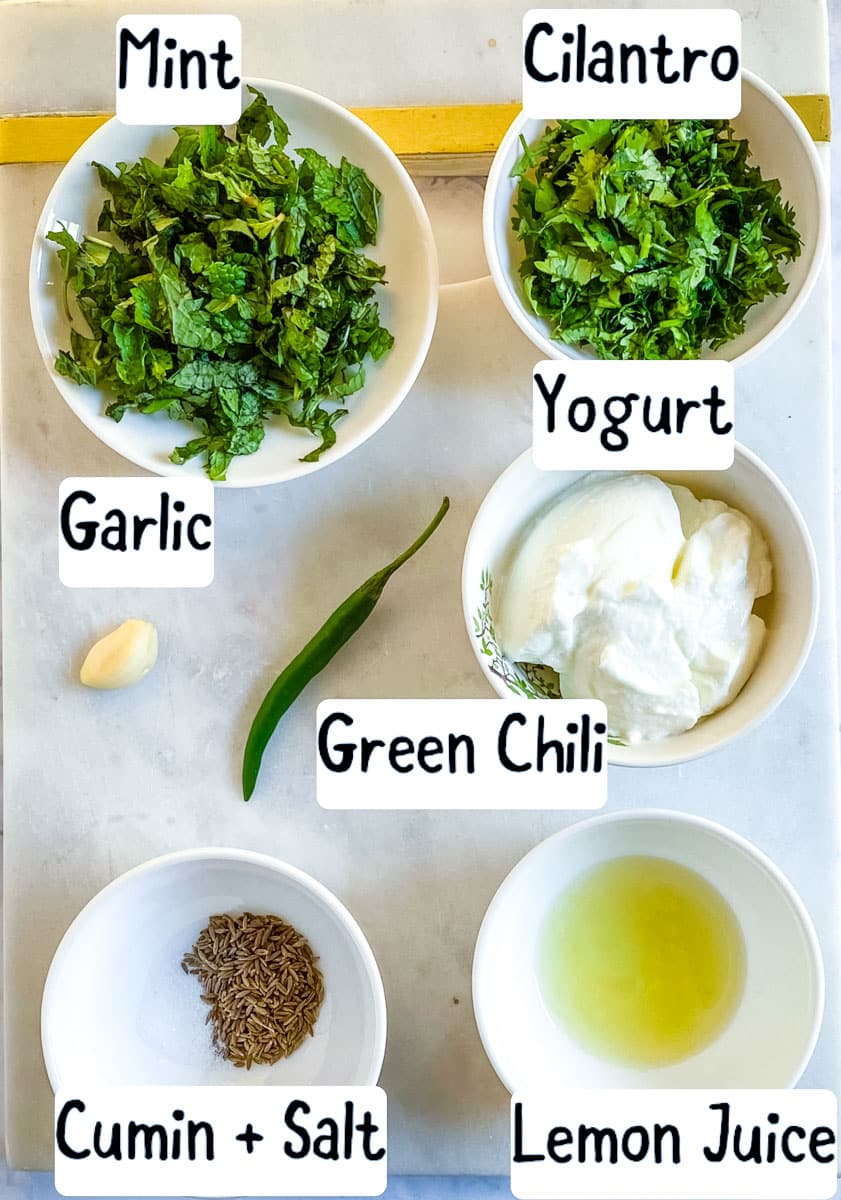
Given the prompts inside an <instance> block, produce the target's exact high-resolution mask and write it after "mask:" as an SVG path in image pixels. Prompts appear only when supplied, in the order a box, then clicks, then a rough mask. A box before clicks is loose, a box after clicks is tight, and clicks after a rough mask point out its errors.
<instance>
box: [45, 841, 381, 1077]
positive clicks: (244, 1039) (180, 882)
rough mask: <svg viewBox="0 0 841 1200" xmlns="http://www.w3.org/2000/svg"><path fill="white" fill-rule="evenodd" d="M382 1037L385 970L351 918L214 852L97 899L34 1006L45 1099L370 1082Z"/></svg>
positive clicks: (275, 871)
mask: <svg viewBox="0 0 841 1200" xmlns="http://www.w3.org/2000/svg"><path fill="white" fill-rule="evenodd" d="M246 914H248V915H246ZM223 916H224V917H225V918H226V919H225V920H217V921H215V922H214V923H213V925H209V923H210V919H211V918H212V917H217V918H222V917H223ZM267 917H271V918H278V919H277V920H275V919H272V920H267V919H266V918H267ZM202 935H203V936H202ZM200 938H201V941H199V939H200ZM197 943H198V946H197V951H198V953H197V954H193V950H194V947H196V944H197ZM185 956H191V957H190V958H189V959H188V962H187V964H186V965H182V964H183V963H184V958H185ZM188 968H189V969H188ZM203 995H205V996H207V995H209V996H210V997H211V999H210V1000H205V999H203ZM237 995H239V996H240V999H239V1000H237V999H236V996H237ZM243 996H244V997H245V1001H244V1003H245V1004H247V1005H248V1006H249V1007H248V1009H245V1010H244V1009H242V1008H239V1009H238V1008H237V1005H238V1004H241V1003H243V1000H242V997H243ZM255 1005H256V1009H255ZM302 1013H303V1016H302ZM214 1035H216V1041H215V1042H214ZM385 1039H386V1006H385V993H384V991H383V985H382V979H381V978H380V973H379V969H378V967H377V963H376V961H375V959H374V955H373V953H372V951H371V948H370V946H369V945H368V942H367V941H366V939H365V936H364V934H363V933H362V931H361V929H360V928H359V926H358V925H357V923H356V921H355V920H354V918H353V917H352V916H351V914H350V913H349V912H348V910H347V909H346V908H345V907H344V905H343V904H342V903H341V902H340V901H339V900H338V899H337V898H336V897H335V896H334V895H333V894H332V892H330V891H329V890H328V889H327V888H326V887H324V886H323V885H322V884H320V883H318V882H317V881H316V880H315V879H313V878H311V876H309V875H306V874H305V873H304V872H303V871H300V870H298V869H297V868H296V867H292V866H290V865H289V864H287V863H284V862H280V861H279V860H278V859H275V858H271V857H269V856H268V855H265V854H257V853H255V852H253V851H249V850H231V849H223V848H219V847H210V848H207V849H197V850H185V851H180V852H178V853H176V854H168V855H165V856H164V857H162V858H155V859H152V860H151V861H149V862H146V863H143V864H141V865H140V866H138V867H135V868H134V869H133V870H131V871H128V872H127V873H126V874H125V875H121V876H120V877H119V878H118V879H115V880H114V882H113V883H111V884H109V885H108V886H107V887H106V888H104V889H103V890H102V891H101V892H99V894H98V895H96V896H94V898H93V899H92V900H91V901H90V902H89V903H88V904H87V905H86V906H85V907H84V908H83V909H82V911H81V912H80V913H79V915H78V916H77V917H76V919H75V920H74V921H73V923H72V924H71V925H70V927H69V929H68V930H67V932H66V933H65V935H64V937H63V938H62V940H61V942H60V944H59V947H58V949H57V950H56V953H55V957H54V958H53V961H52V965H51V967H50V970H49V973H48V976H47V981H46V984H45V986H44V995H43V1000H42V1005H41V1044H42V1048H43V1053H44V1062H45V1065H46V1068H47V1074H48V1075H49V1078H50V1083H51V1084H52V1087H53V1090H54V1091H58V1090H59V1089H60V1088H61V1087H65V1086H71V1087H74V1088H79V1087H83V1086H84V1085H85V1084H86V1083H88V1084H95V1083H108V1084H136V1085H140V1084H159V1085H163V1084H177V1085H188V1084H228V1083H233V1084H236V1083H250V1084H260V1083H265V1084H279V1085H291V1086H295V1085H305V1084H347V1085H352V1084H375V1083H376V1082H377V1080H378V1079H379V1075H380V1070H381V1068H382V1062H383V1056H384V1053H385ZM281 1053H282V1054H284V1056H282V1057H278V1054H281ZM247 1063H248V1064H250V1065H248V1068H247V1069H245V1067H246V1064H247Z"/></svg>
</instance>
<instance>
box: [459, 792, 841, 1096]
mask: <svg viewBox="0 0 841 1200" xmlns="http://www.w3.org/2000/svg"><path fill="white" fill-rule="evenodd" d="M823 1002H824V975H823V963H822V959H821V952H820V946H819V944H818V940H817V936H816V934H815V930H814V927H813V925H812V922H811V919H810V917H809V915H808V913H807V911H806V909H805V907H804V905H803V903H802V901H801V900H800V898H799V896H798V895H797V893H796V892H795V890H794V888H793V887H792V885H791V883H790V882H789V881H788V880H787V879H786V877H785V876H784V875H783V874H782V872H781V871H780V870H779V869H778V868H777V867H776V866H775V865H774V864H773V863H772V862H771V860H770V859H768V858H767V857H766V855H765V854H763V853H762V852H761V851H760V850H759V849H758V848H757V847H755V846H754V845H752V844H751V843H750V842H748V841H746V840H745V839H744V838H742V837H741V836H740V835H738V834H736V833H734V832H733V831H731V830H729V829H726V828H725V827H723V826H721V825H717V824H715V823H713V822H711V821H708V820H705V819H702V818H699V817H695V816H690V815H688V814H685V813H679V812H670V811H658V810H646V811H642V812H627V813H612V814H609V815H606V816H599V817H595V818H593V819H591V820H586V821H580V822H577V823H576V824H574V825H572V826H570V827H569V828H567V829H565V830H563V831H562V832H561V833H558V834H555V835H554V836H553V837H550V838H548V839H547V840H546V841H545V842H542V843H541V844H540V845H539V846H536V847H535V848H534V849H533V850H532V851H531V852H530V853H529V854H527V855H526V857H525V858H524V859H522V860H521V862H520V863H518V864H517V866H515V867H514V869H513V870H512V871H511V873H510V874H509V876H508V877H507V878H506V879H505V881H504V882H503V883H502V885H501V886H500V888H499V890H498V891H497V893H496V895H495V896H494V898H493V900H492V901H491V904H490V906H489V908H488V911H487V913H486V915H485V918H484V921H483V922H482V926H481V929H480V931H479V936H478V939H477V942H476V950H475V954H474V960H473V1004H474V1011H475V1014H476V1021H477V1025H478V1028H479V1033H480V1036H481V1038H482V1042H483V1044H484V1047H485V1050H486V1052H487V1054H488V1057H489V1058H490V1060H491V1063H492V1065H493V1066H494V1069H495V1070H496V1072H497V1074H498V1075H499V1077H500V1079H501V1080H502V1082H503V1083H504V1084H505V1085H506V1087H508V1089H509V1090H510V1091H512V1092H513V1091H516V1090H517V1089H520V1088H525V1087H530V1086H533V1087H545V1086H558V1087H697V1088H700V1087H715V1088H763V1087H768V1088H771V1087H790V1086H793V1085H794V1084H795V1083H796V1082H797V1080H798V1079H799V1078H800V1075H801V1074H802V1072H803V1071H804V1070H805V1067H806V1064H807V1063H808V1061H809V1058H810V1057H811V1054H812V1051H813V1049H814V1045H815V1042H816V1040H817V1036H818V1032H819V1029H820V1024H821V1018H822V1014H823Z"/></svg>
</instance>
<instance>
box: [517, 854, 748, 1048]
mask: <svg viewBox="0 0 841 1200" xmlns="http://www.w3.org/2000/svg"><path fill="white" fill-rule="evenodd" d="M538 972H539V976H538V977H539V984H540V990H541V994H542V996H543V1000H544V1003H545V1004H546V1006H547V1008H548V1010H549V1011H550V1013H551V1014H552V1016H553V1017H554V1019H555V1020H556V1021H558V1022H559V1024H560V1025H562V1026H563V1028H564V1029H565V1030H566V1031H567V1032H568V1033H569V1034H570V1036H571V1037H573V1038H574V1039H575V1040H576V1041H577V1042H578V1043H579V1044H580V1045H581V1046H582V1047H583V1048H584V1049H586V1050H588V1051H589V1052H590V1053H592V1054H595V1055H597V1056H598V1057H600V1058H605V1059H611V1060H613V1061H615V1062H619V1063H623V1064H627V1065H629V1066H631V1065H632V1066H637V1067H655V1066H666V1065H668V1064H670V1063H676V1062H680V1061H681V1060H683V1059H686V1058H690V1057H691V1056H692V1055H695V1054H698V1053H699V1052H700V1051H701V1050H703V1049H704V1048H705V1047H706V1046H708V1045H710V1043H711V1042H713V1041H714V1040H715V1039H716V1038H717V1037H718V1036H719V1034H720V1033H721V1032H722V1031H723V1030H724V1029H725V1028H726V1027H727V1025H728V1024H729V1023H730V1021H731V1019H732V1017H733V1015H734V1013H735V1012H736V1009H737V1008H738V1005H739V1001H740V999H741V995H742V991H743V988H744V981H745V946H744V939H743V937H742V931H741V928H740V926H739V922H738V921H737V919H736V916H735V914H734V913H733V911H732V909H731V908H730V906H729V905H728V904H727V902H726V900H725V899H724V897H723V896H722V895H721V894H720V893H719V892H718V891H717V890H716V889H715V888H714V887H713V886H712V885H711V884H710V883H708V882H707V880H706V879H704V878H703V877H702V876H701V875H699V874H698V873H697V872H695V871H692V870H690V869H689V868H688V867H684V866H682V865H681V864H680V863H677V862H673V861H672V860H670V859H666V858H654V857H650V856H642V855H629V856H624V857H621V858H614V859H610V860H608V861H607V862H604V863H601V864H599V865H598V866H596V867H594V868H592V869H591V870H589V871H587V872H585V873H584V874H583V875H582V876H581V877H580V878H579V879H577V880H576V881H574V882H573V883H572V885H571V886H570V887H569V888H568V889H567V890H566V891H565V892H564V893H563V894H562V895H561V896H560V898H559V900H558V901H557V903H556V904H555V906H554V908H553V909H552V910H551V911H550V912H549V914H548V916H547V918H546V921H545V923H544V925H543V928H542V929H541V930H540V933H539V935H538Z"/></svg>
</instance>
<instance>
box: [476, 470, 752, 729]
mask: <svg viewBox="0 0 841 1200" xmlns="http://www.w3.org/2000/svg"><path fill="white" fill-rule="evenodd" d="M771 583H772V573H771V560H770V556H769V553H768V546H767V544H766V542H765V539H764V538H763V537H762V534H761V533H760V532H759V531H758V530H757V528H756V526H755V525H753V523H752V522H751V521H749V520H748V518H747V517H746V516H744V514H743V513H740V512H738V511H737V510H736V509H734V508H730V507H729V506H728V505H727V504H724V503H723V502H722V501H720V500H696V498H695V497H694V496H693V494H692V493H691V492H690V491H689V489H688V488H685V487H679V486H670V485H668V484H666V483H664V482H663V481H662V480H661V479H658V478H657V477H656V476H654V475H609V476H605V475H601V474H600V475H588V476H586V477H585V478H584V479H582V480H581V481H580V482H578V483H577V484H575V485H574V486H572V487H571V488H569V489H567V490H566V491H565V492H564V493H563V494H562V496H561V497H560V499H559V500H558V502H557V504H555V505H554V507H553V508H552V509H551V510H550V511H549V512H548V513H546V515H545V516H543V517H542V518H541V519H540V520H539V521H538V522H537V524H536V525H535V526H534V528H533V529H532V530H531V532H530V533H529V534H528V536H527V537H526V539H525V541H524V542H523V544H522V546H521V547H520V548H519V550H518V551H517V552H516V554H515V556H514V559H513V561H512V563H511V567H510V570H509V571H508V574H507V579H506V580H505V582H504V585H503V590H502V595H501V601H500V606H499V611H498V613H497V614H496V631H497V636H498V640H499V643H500V646H501V647H502V650H503V651H504V653H505V654H506V656H507V657H508V658H509V659H512V660H513V661H514V662H526V663H539V664H543V665H546V666H549V667H553V668H554V669H555V670H556V671H557V672H558V675H559V676H560V685H561V694H562V695H563V696H566V697H568V698H570V699H578V698H594V699H600V700H604V702H605V704H606V705H607V711H608V719H609V724H610V732H611V734H612V735H614V736H616V737H618V738H621V739H622V741H624V742H628V743H633V742H640V741H647V740H653V739H659V738H664V737H668V736H669V735H670V734H674V733H681V732H683V730H686V729H690V728H691V727H692V726H693V725H694V724H695V723H696V722H697V721H698V720H700V718H701V717H703V716H706V715H707V714H708V713H711V712H715V711H716V709H719V708H723V707H724V705H726V704H729V703H730V701H731V700H733V698H734V697H735V696H736V695H737V694H738V692H739V691H740V690H741V688H742V687H743V686H744V684H745V681H746V680H747V678H748V676H749V675H750V673H751V671H752V670H753V668H754V666H755V664H756V660H757V657H758V655H759V652H760V649H761V647H762V642H763V640H764V637H765V623H764V621H762V619H761V618H760V617H758V616H757V615H756V614H755V613H753V611H752V610H753V605H754V601H755V600H756V599H757V598H758V597H759V596H765V595H767V594H768V593H769V592H770V591H771Z"/></svg>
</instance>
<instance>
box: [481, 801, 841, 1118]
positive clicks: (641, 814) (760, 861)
mask: <svg viewBox="0 0 841 1200" xmlns="http://www.w3.org/2000/svg"><path fill="white" fill-rule="evenodd" d="M657 820H659V821H666V822H673V823H675V824H678V825H686V826H691V827H693V828H694V829H696V830H700V831H702V832H704V833H708V834H713V835H715V836H716V837H718V838H719V839H720V840H721V841H723V842H726V843H728V844H729V845H731V846H733V847H735V848H736V849H739V850H741V851H742V852H743V853H744V854H745V856H746V857H747V858H748V859H749V860H750V861H751V862H752V864H753V865H754V866H755V867H757V868H759V869H760V870H764V871H765V873H766V874H767V875H768V876H769V877H770V878H771V880H772V882H773V883H774V884H776V886H777V887H778V889H779V890H780V891H781V892H782V893H783V895H784V896H785V898H786V899H787V901H788V903H789V905H790V906H791V909H792V912H793V914H794V916H795V918H796V920H797V922H798V924H799V926H800V929H801V931H802V933H803V934H804V937H805V940H806V945H807V947H808V951H809V957H810V960H811V963H812V968H813V971H814V976H815V1003H814V1009H813V1012H812V1024H811V1030H810V1033H809V1037H808V1039H807V1041H806V1043H805V1046H804V1050H803V1053H802V1054H801V1057H800V1059H799V1061H798V1063H797V1066H796V1068H795V1070H794V1072H793V1073H792V1076H791V1079H790V1081H789V1082H788V1083H787V1084H786V1085H785V1086H786V1087H787V1088H793V1087H795V1086H796V1084H797V1083H798V1081H799V1080H800V1078H801V1077H802V1075H803V1072H804V1071H805V1070H806V1067H807V1066H808V1065H809V1062H810V1060H811V1058H812V1055H813V1053H814V1050H815V1046H816V1044H817V1040H818V1037H819V1036H820V1031H821V1026H822V1024H823V1017H824V1008H825V1003H826V973H825V968H824V961H823V952H822V950H821V944H820V939H819V938H818V934H817V931H816V929H815V925H814V922H813V921H812V918H811V915H810V914H809V910H808V909H807V908H806V905H805V904H804V902H803V899H802V898H801V896H800V893H799V892H798V891H797V889H796V888H795V886H794V884H793V883H792V882H791V880H790V879H789V878H788V876H787V875H786V874H785V873H784V872H783V871H782V870H781V869H780V867H778V866H777V864H776V863H775V862H774V860H773V859H772V858H770V857H769V856H768V855H767V854H766V853H765V851H764V850H761V849H760V848H759V846H757V845H756V844H755V843H754V842H752V841H750V839H748V838H746V837H745V836H744V834H741V833H737V832H736V830H735V829H730V828H729V827H728V826H727V825H722V824H721V823H720V822H719V821H713V820H711V819H710V818H709V817H703V816H700V815H698V814H696V813H690V812H686V811H685V810H683V809H669V808H641V809H620V810H618V811H615V812H610V813H598V814H597V815H596V816H591V817H586V818H583V819H582V820H578V821H573V822H572V824H570V825H568V826H566V828H564V829H560V830H558V831H557V832H556V833H553V834H550V835H549V837H547V838H544V839H543V840H542V841H540V842H538V843H537V845H535V846H532V848H531V849H530V850H527V851H526V853H525V854H524V855H523V857H522V858H520V859H519V861H518V862H516V863H515V864H514V866H513V867H512V868H511V870H510V871H509V872H508V873H507V874H506V875H505V877H504V879H503V880H502V882H501V883H500V885H499V887H498V888H497V889H496V891H495V892H494V894H493V896H492V897H491V900H490V902H489V904H488V907H487V908H486V910H485V913H484V916H483V917H482V922H481V924H480V926H479V932H478V934H477V935H476V942H475V945H474V949H473V963H472V967H471V996H472V1001H473V1016H474V1020H475V1023H476V1029H477V1032H478V1034H479V1040H480V1041H481V1043H482V1047H483V1049H484V1051H485V1054H486V1055H487V1057H488V1061H489V1062H490V1064H491V1066H492V1067H493V1069H494V1071H495V1072H496V1075H497V1077H498V1079H499V1080H500V1082H501V1083H502V1084H503V1086H504V1087H505V1088H506V1089H507V1090H508V1091H509V1092H511V1093H512V1094H513V1093H514V1092H515V1091H516V1090H517V1089H516V1085H515V1083H514V1081H513V1080H512V1079H511V1078H510V1077H509V1076H508V1075H507V1074H506V1072H505V1071H504V1070H503V1069H502V1066H501V1065H500V1062H499V1060H498V1057H497V1055H496V1054H495V1052H494V1050H493V1047H492V1046H491V1044H490V1038H489V1035H488V1032H487V1029H486V1027H485V1024H484V1020H483V1015H484V1011H485V1002H484V1000H483V999H482V997H481V987H480V982H479V978H478V977H479V973H480V971H481V969H482V966H483V963H484V960H485V958H486V957H487V956H488V955H489V954H490V953H491V945H492V943H491V940H490V937H491V935H490V926H491V921H492V919H493V916H494V911H495V910H496V909H497V908H498V907H499V905H501V904H502V903H504V902H505V900H506V897H507V895H508V893H509V892H510V891H511V889H512V888H513V887H514V885H515V883H516V882H517V880H518V878H519V876H520V875H522V874H523V873H525V872H526V871H527V870H528V869H529V863H530V861H533V860H534V858H535V857H536V856H537V854H538V853H539V852H541V851H545V847H546V846H548V845H549V844H550V843H552V844H553V845H557V846H562V845H564V844H566V843H567V842H569V841H572V840H573V838H574V837H576V836H577V835H578V834H579V833H580V832H581V831H582V830H587V829H589V828H591V827H593V826H596V825H599V826H601V825H608V824H618V823H621V822H627V821H657ZM603 861H607V860H606V859H605V860H603Z"/></svg>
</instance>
